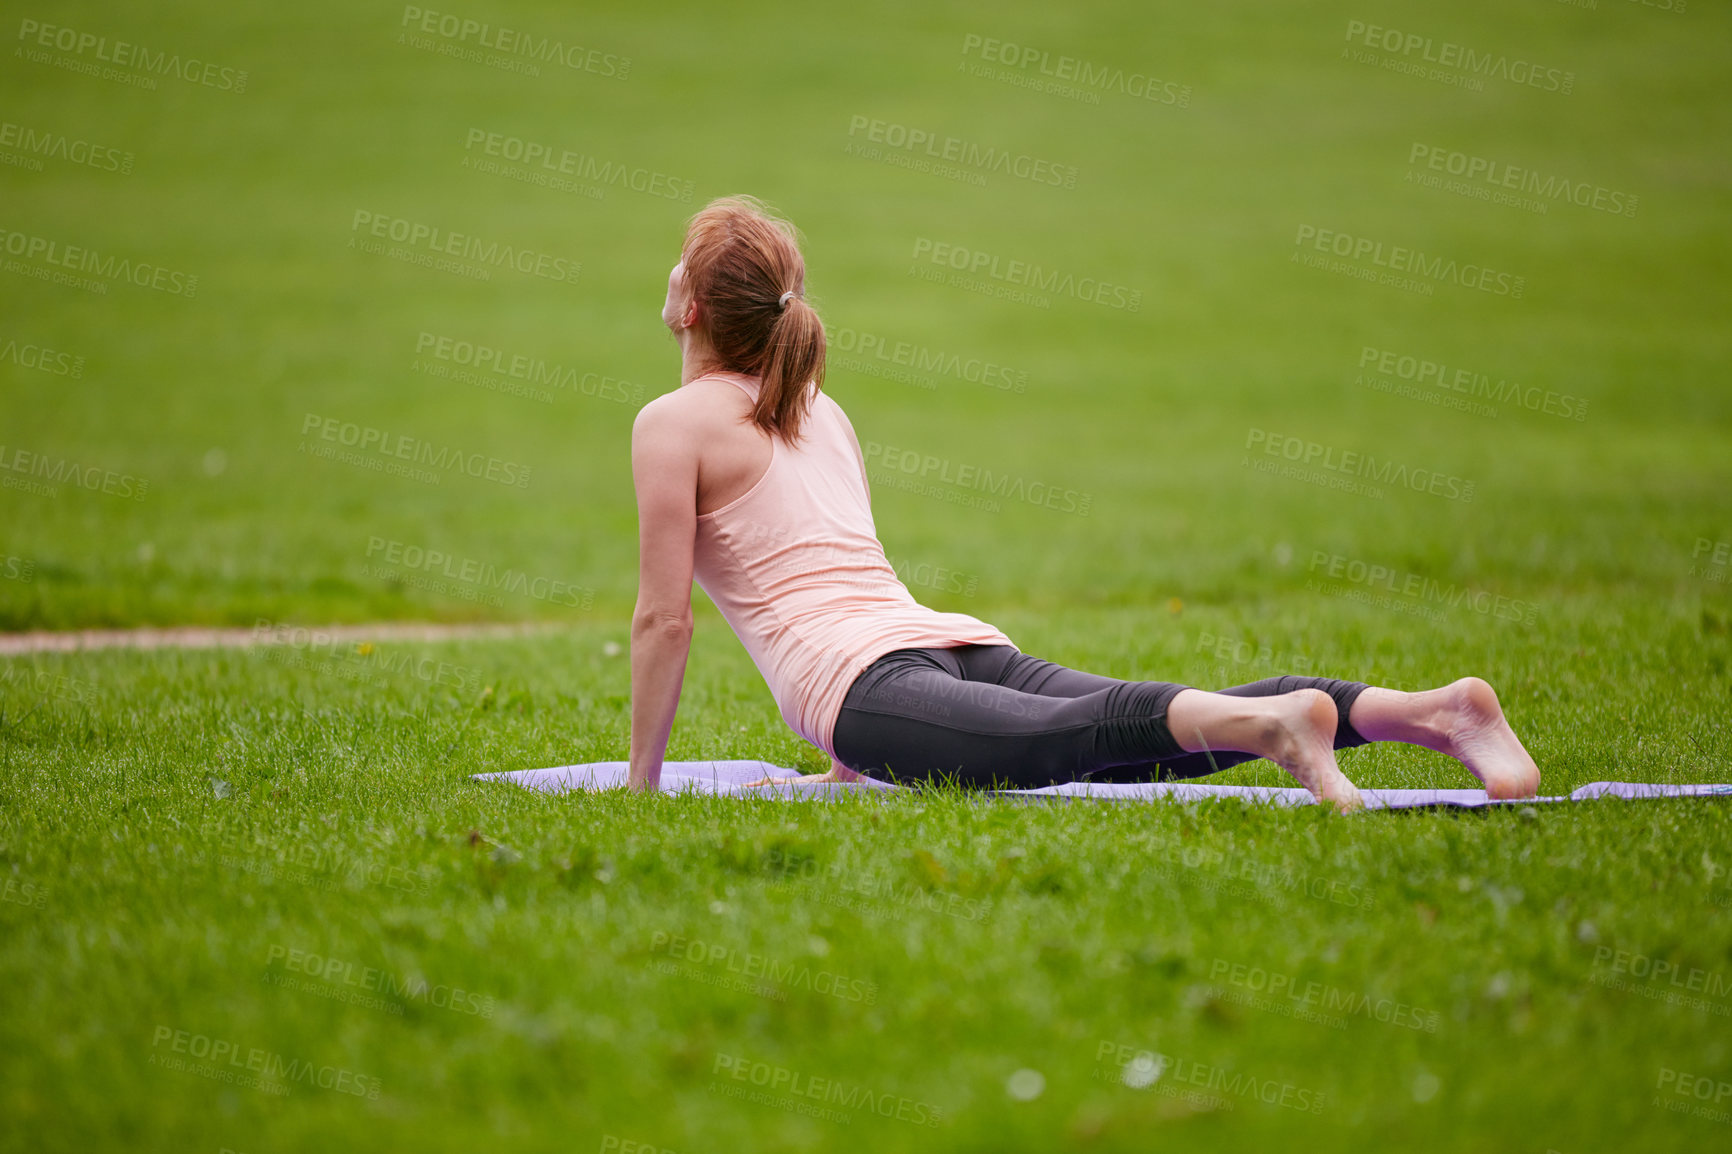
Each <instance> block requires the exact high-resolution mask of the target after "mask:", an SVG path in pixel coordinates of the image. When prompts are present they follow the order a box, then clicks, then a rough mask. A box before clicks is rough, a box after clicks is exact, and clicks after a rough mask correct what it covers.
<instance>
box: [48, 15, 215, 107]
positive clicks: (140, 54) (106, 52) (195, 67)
mask: <svg viewBox="0 0 1732 1154" xmlns="http://www.w3.org/2000/svg"><path fill="white" fill-rule="evenodd" d="M18 39H19V40H22V41H23V42H24V43H25V45H26V46H27V47H39V48H52V49H54V50H56V51H58V52H70V53H71V54H72V55H74V56H84V55H86V54H88V55H89V56H90V57H91V58H92V59H95V60H98V61H101V62H102V63H104V64H113V65H117V66H118V67H121V68H135V69H138V70H139V71H141V72H148V73H151V74H152V75H155V76H173V77H176V78H177V79H180V80H184V81H186V82H187V83H188V84H199V85H203V86H204V87H206V88H216V89H220V90H221V91H224V92H245V91H246V90H247V73H246V69H244V68H225V67H223V66H221V65H218V64H212V63H210V62H209V61H205V60H199V59H197V58H196V57H188V58H186V59H185V60H182V59H181V56H180V53H178V52H173V53H170V52H153V51H151V50H150V49H149V48H146V47H145V46H144V45H142V44H131V43H128V42H127V41H125V40H115V41H110V40H109V39H108V37H106V36H98V35H96V34H95V33H92V32H80V31H79V30H78V29H76V28H64V27H61V26H59V25H55V24H44V23H42V22H41V21H39V20H29V19H25V20H21V21H19V23H18ZM34 58H35V57H34V56H32V59H34ZM104 71H107V70H104ZM111 79H112V78H111ZM150 86H151V87H153V88H154V87H155V84H154V82H152V83H151V85H150Z"/></svg>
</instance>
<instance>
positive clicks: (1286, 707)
mask: <svg viewBox="0 0 1732 1154" xmlns="http://www.w3.org/2000/svg"><path fill="white" fill-rule="evenodd" d="M1264 700H1266V701H1267V702H1268V703H1269V704H1270V705H1272V706H1274V707H1275V709H1274V711H1273V713H1272V714H1271V716H1270V717H1269V732H1268V734H1267V736H1266V744H1265V747H1264V748H1265V749H1266V750H1267V752H1266V753H1264V754H1263V756H1264V757H1267V758H1268V759H1269V760H1270V761H1273V762H1274V763H1275V764H1276V765H1279V766H1280V767H1281V768H1282V769H1284V770H1286V771H1287V772H1288V773H1290V774H1292V775H1293V777H1294V779H1295V780H1296V781H1298V782H1299V784H1300V785H1302V786H1304V787H1305V788H1306V789H1308V790H1310V791H1311V796H1312V797H1315V798H1316V799H1317V800H1318V801H1319V802H1321V803H1324V804H1332V805H1334V806H1335V809H1336V811H1337V812H1339V813H1351V812H1352V811H1353V810H1357V809H1364V808H1365V800H1364V799H1363V798H1362V797H1360V796H1359V787H1358V786H1356V785H1354V784H1353V783H1352V782H1351V781H1348V780H1347V775H1346V774H1344V773H1342V772H1341V767H1340V766H1338V765H1337V764H1336V763H1335V726H1336V723H1337V721H1338V720H1339V718H1340V714H1339V713H1338V712H1337V711H1336V707H1335V701H1334V699H1333V698H1331V697H1330V696H1329V695H1328V694H1327V693H1324V692H1323V691H1322V690H1321V689H1300V690H1295V691H1294V692H1292V693H1284V694H1282V695H1280V696H1279V697H1271V698H1265V699H1264Z"/></svg>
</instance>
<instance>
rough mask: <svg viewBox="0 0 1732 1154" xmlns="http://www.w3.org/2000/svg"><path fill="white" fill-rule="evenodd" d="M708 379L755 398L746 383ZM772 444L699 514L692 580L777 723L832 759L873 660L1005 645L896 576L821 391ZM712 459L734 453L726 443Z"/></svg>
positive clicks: (835, 408) (862, 476) (853, 446)
mask: <svg viewBox="0 0 1732 1154" xmlns="http://www.w3.org/2000/svg"><path fill="white" fill-rule="evenodd" d="M708 376H710V377H713V378H720V379H722V380H726V381H728V382H729V383H731V384H733V385H734V386H736V387H738V388H739V389H740V390H741V392H742V393H744V394H745V396H746V397H747V398H748V399H749V400H750V401H752V402H755V401H756V400H757V396H758V382H757V380H756V379H754V378H752V377H749V376H746V375H744V374H739V373H711V374H708ZM692 383H693V384H696V383H697V382H695V381H694V382H692ZM688 387H689V386H688ZM743 431H745V430H743ZM752 432H754V433H755V430H752ZM769 440H770V446H771V447H770V461H769V465H768V467H767V468H766V469H765V470H764V472H763V474H762V476H761V477H759V478H758V479H757V481H756V482H755V483H753V484H752V485H751V486H750V487H749V488H747V489H746V490H745V491H744V492H742V493H740V495H739V496H737V497H734V498H733V499H732V500H729V501H728V502H727V503H725V504H723V505H721V506H720V507H718V508H714V509H711V510H710V511H709V512H706V513H700V514H699V516H698V519H697V537H696V542H695V548H694V553H693V576H694V577H695V578H696V580H697V582H698V584H699V585H700V586H702V587H703V590H704V592H705V593H707V594H709V597H710V600H712V601H713V602H715V604H716V607H717V608H718V609H720V610H721V612H722V615H723V616H724V617H725V618H727V621H728V624H729V625H730V626H732V628H733V630H734V632H735V634H736V635H738V637H739V638H740V642H741V644H742V645H744V646H745V648H746V652H747V653H749V654H750V655H751V657H752V661H753V662H754V663H755V664H756V665H757V667H758V670H759V672H760V673H762V674H763V677H764V680H765V682H767V683H768V684H769V687H770V692H771V694H772V695H773V696H774V697H775V699H776V704H777V706H778V707H779V708H780V709H781V712H782V717H783V719H784V720H785V721H786V722H787V723H788V725H789V726H790V727H791V728H793V730H794V731H795V732H796V733H799V734H800V735H801V736H802V737H804V738H805V739H806V740H807V741H810V742H812V743H813V744H814V745H817V746H818V747H820V748H821V749H824V750H826V751H828V752H832V753H833V752H834V751H833V750H832V749H831V735H832V732H833V730H834V727H835V723H836V715H837V713H838V712H840V710H841V707H842V699H843V697H845V696H846V695H847V691H848V687H849V685H850V684H852V682H853V680H854V678H855V677H857V676H858V675H859V674H860V672H861V671H862V670H863V669H865V668H866V667H867V666H868V665H870V664H871V663H872V662H873V661H874V660H875V659H876V658H878V657H880V656H882V655H884V654H885V653H888V652H890V651H891V650H894V649H900V648H905V647H909V646H928V645H966V644H976V645H1009V644H1011V641H1010V639H1009V638H1008V637H1006V636H1005V635H1004V634H1003V633H1001V632H1000V631H999V630H997V629H995V628H993V627H992V626H990V625H987V624H985V623H983V622H981V621H978V620H976V619H975V618H973V617H970V616H968V615H966V614H962V613H940V612H938V611H936V610H933V609H928V608H927V607H925V606H924V605H921V604H920V603H919V602H917V601H916V600H915V599H914V597H913V595H911V594H910V593H909V592H908V590H907V588H906V587H905V586H904V585H903V584H902V582H901V580H899V579H898V578H897V576H896V572H895V570H894V569H893V568H892V567H891V565H890V562H889V560H888V559H887V558H886V557H885V555H884V548H883V546H882V545H881V544H880V543H879V541H878V533H877V528H876V526H875V525H874V523H873V520H872V504H871V495H870V492H869V490H868V488H867V480H866V464H865V460H864V458H863V456H862V455H861V452H860V445H859V442H858V440H856V438H855V436H854V431H853V428H852V427H851V426H850V425H849V423H848V418H847V416H846V415H845V414H844V413H843V412H842V408H841V406H840V405H838V404H837V403H836V402H835V401H834V400H832V399H831V398H830V397H829V396H828V395H826V394H825V393H823V392H821V391H819V392H817V393H816V395H815V396H814V397H813V398H812V403H811V409H810V411H809V413H808V415H807V419H806V420H805V422H803V424H802V427H801V431H800V435H799V437H798V438H797V439H796V440H795V441H793V442H792V443H790V442H788V441H786V440H784V439H783V438H782V437H779V436H772V437H770V438H769ZM719 455H720V456H722V457H723V458H724V459H726V460H729V461H733V460H738V459H740V457H741V453H740V452H739V451H736V450H732V449H731V448H724V449H723V451H722V452H721V453H720V454H719Z"/></svg>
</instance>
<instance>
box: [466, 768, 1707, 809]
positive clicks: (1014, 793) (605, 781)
mask: <svg viewBox="0 0 1732 1154" xmlns="http://www.w3.org/2000/svg"><path fill="white" fill-rule="evenodd" d="M627 769H628V763H627V762H623V761H596V762H591V763H589V764H587V765H564V766H558V767H556V768H554V769H517V770H512V771H510V772H508V773H478V774H476V775H475V780H477V781H506V782H510V783H511V784H513V785H521V786H523V787H524V788H525V789H534V790H539V791H541V792H542V793H568V792H571V791H573V790H596V789H612V788H615V787H617V786H622V785H624V784H625V781H626V771H627ZM798 776H799V770H795V769H787V768H784V767H783V766H779V765H771V764H770V763H769V762H767V761H669V762H664V763H662V792H663V793H683V792H687V791H691V792H696V793H713V794H731V795H736V796H737V795H741V794H751V795H765V794H769V795H773V796H777V797H784V798H813V797H819V798H821V797H829V796H833V795H835V794H839V793H871V792H874V791H880V790H895V789H896V787H895V786H893V785H891V784H890V783H888V782H883V781H877V780H874V779H872V778H868V779H866V780H865V781H861V782H846V783H843V782H788V783H787V784H781V785H767V786H751V787H748V786H747V785H746V782H748V781H756V780H758V779H759V778H763V777H788V778H792V777H798ZM1359 792H1360V795H1361V796H1362V797H1364V798H1365V807H1366V808H1367V809H1417V808H1422V807H1426V806H1453V807H1457V808H1465V809H1474V808H1479V807H1483V806H1493V805H1532V804H1535V803H1537V802H1552V801H1587V800H1590V799H1592V798H1599V797H1623V798H1652V797H1732V785H1713V784H1691V785H1652V784H1649V783H1647V782H1631V781H1596V782H1594V783H1593V784H1591V785H1584V786H1582V787H1581V788H1580V789H1577V790H1575V791H1574V792H1573V793H1571V794H1569V795H1568V796H1567V797H1564V796H1559V797H1535V798H1528V799H1527V800H1525V801H1494V800H1492V799H1491V798H1488V797H1487V796H1486V795H1485V790H1483V789H1362V790H1360V791H1359ZM991 793H992V794H993V795H994V796H997V797H1003V798H1007V799H1009V800H1012V801H1049V800H1053V801H1069V800H1073V799H1077V798H1086V799H1089V800H1091V801H1156V800H1159V799H1161V798H1166V799H1168V800H1171V801H1203V800H1205V799H1208V798H1224V797H1236V798H1238V799H1240V800H1241V801H1254V802H1263V803H1265V804H1268V805H1316V804H1317V801H1316V799H1315V798H1313V797H1312V796H1311V794H1310V793H1309V792H1308V791H1306V790H1303V789H1299V788H1289V789H1278V788H1275V787H1273V786H1263V785H1193V784H1191V783H1190V782H1184V781H1171V782H1139V783H1135V784H1127V785H1118V784H1109V783H1105V782H1101V783H1093V782H1071V783H1069V784H1068V785H1049V786H1047V787H1046V788H1044V789H1001V790H993V791H991Z"/></svg>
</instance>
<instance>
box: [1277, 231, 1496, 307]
mask: <svg viewBox="0 0 1732 1154" xmlns="http://www.w3.org/2000/svg"><path fill="white" fill-rule="evenodd" d="M1293 247H1294V250H1295V251H1294V253H1293V257H1292V259H1293V260H1294V261H1300V258H1301V257H1302V256H1303V255H1305V254H1303V253H1301V252H1300V251H1299V250H1301V249H1304V248H1307V247H1309V248H1312V249H1315V250H1316V251H1317V252H1323V253H1329V254H1331V255H1333V256H1337V257H1340V258H1341V259H1343V260H1351V261H1370V262H1371V264H1373V265H1375V266H1376V267H1378V268H1383V269H1388V270H1389V271H1390V272H1391V273H1404V274H1410V275H1412V276H1416V277H1422V278H1424V279H1425V280H1432V281H1437V282H1439V283H1442V284H1453V285H1460V286H1461V287H1462V288H1470V289H1478V290H1479V291H1480V292H1488V293H1491V294H1492V295H1494V296H1503V297H1513V298H1515V299H1518V300H1519V299H1520V298H1521V295H1522V293H1523V291H1524V290H1525V289H1526V288H1527V278H1526V277H1523V276H1515V275H1514V274H1512V273H1507V272H1499V271H1498V270H1497V269H1494V268H1488V267H1487V266H1485V265H1480V264H1460V263H1458V262H1456V261H1455V260H1453V259H1450V258H1448V257H1441V256H1435V255H1428V254H1426V253H1425V252H1424V251H1422V250H1420V249H1416V248H1407V247H1404V246H1402V245H1398V244H1392V245H1387V246H1386V245H1385V244H1384V243H1383V242H1382V241H1380V240H1373V239H1371V238H1370V237H1364V236H1354V235H1353V234H1351V233H1345V232H1336V231H1334V230H1333V229H1327V228H1319V227H1317V226H1316V225H1314V224H1302V225H1300V226H1299V232H1298V233H1297V235H1295V236H1294V237H1293ZM1302 263H1310V261H1304V262H1302ZM1366 271H1367V272H1369V271H1370V270H1366ZM1372 275H1375V274H1372Z"/></svg>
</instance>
